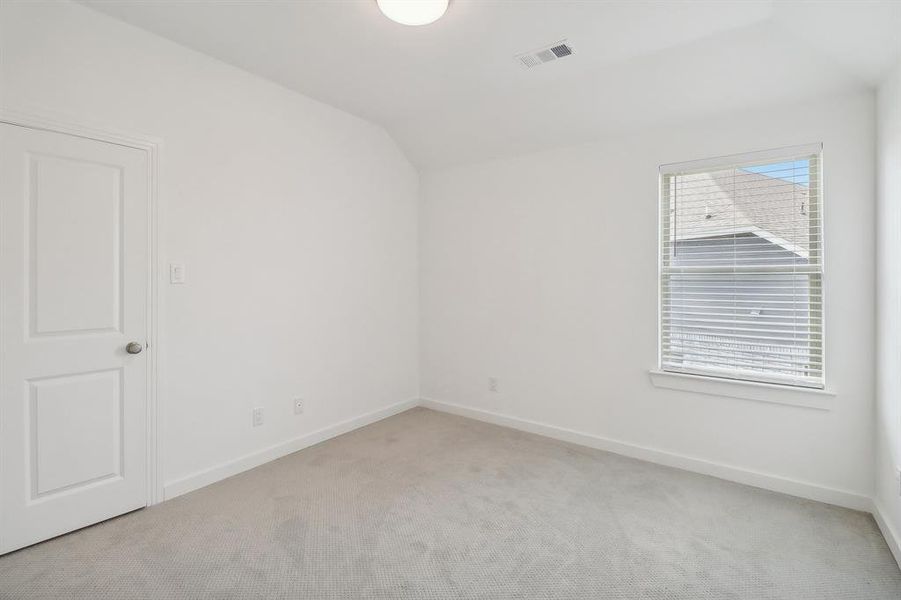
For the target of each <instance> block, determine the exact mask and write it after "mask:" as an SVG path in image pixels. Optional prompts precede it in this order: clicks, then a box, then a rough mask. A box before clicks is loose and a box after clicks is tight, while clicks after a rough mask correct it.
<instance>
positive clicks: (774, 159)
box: [660, 144, 824, 388]
mask: <svg viewBox="0 0 901 600" xmlns="http://www.w3.org/2000/svg"><path fill="white" fill-rule="evenodd" d="M820 154H821V146H820V145H819V144H817V145H814V146H805V147H795V148H788V149H782V150H774V151H766V152H757V153H753V154H747V155H742V156H730V157H726V158H723V159H715V160H709V161H694V162H691V163H680V164H675V165H664V166H663V167H661V169H660V203H661V213H660V235H661V238H660V250H661V252H660V368H661V370H664V371H673V372H679V373H689V374H695V375H707V376H713V377H725V378H731V379H741V380H747V381H757V382H767V383H780V384H787V385H794V386H804V387H815V388H822V387H823V382H824V379H823V218H822V217H823V209H822V191H821V189H822V188H821V181H822V177H821V171H820V165H821V161H820Z"/></svg>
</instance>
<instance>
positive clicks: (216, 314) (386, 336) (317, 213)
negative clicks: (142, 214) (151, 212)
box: [0, 2, 418, 482]
mask: <svg viewBox="0 0 901 600" xmlns="http://www.w3.org/2000/svg"><path fill="white" fill-rule="evenodd" d="M0 20H2V30H0V37H2V42H0V44H2V45H0V56H2V66H0V68H2V70H0V90H2V96H0V101H2V106H3V107H4V108H6V109H11V110H19V111H28V112H38V111H39V112H41V113H44V114H52V115H66V116H67V118H68V119H69V120H72V121H74V122H76V123H80V124H86V125H93V126H97V127H100V128H104V129H113V130H122V131H127V132H138V133H142V134H145V135H149V136H154V137H158V138H161V139H162V140H163V144H164V147H163V152H162V154H161V177H160V180H159V184H160V194H159V197H160V202H161V211H162V214H163V221H162V224H161V225H162V227H161V231H162V242H161V251H162V254H163V260H164V261H166V262H168V261H169V260H179V261H184V262H185V263H186V265H187V275H188V283H187V285H184V286H169V285H164V286H163V287H162V304H163V311H164V314H163V316H162V323H161V329H162V335H163V342H164V343H163V347H162V350H163V351H164V354H163V363H162V365H161V370H162V375H163V382H162V388H161V399H162V400H163V405H162V407H161V410H162V420H161V431H162V444H163V448H164V457H163V458H164V461H163V479H164V481H166V482H173V481H176V480H179V479H181V478H183V477H186V476H189V475H191V474H193V473H196V472H198V471H203V470H205V469H208V468H210V467H213V466H215V465H218V464H220V463H226V462H229V461H232V460H234V459H236V458H238V457H242V456H244V455H247V454H249V453H253V452H256V451H259V450H261V449H264V448H267V447H269V446H272V445H275V444H279V443H281V442H284V441H286V440H290V439H292V438H295V437H297V436H300V435H302V434H305V433H308V432H312V431H315V430H318V429H320V428H323V427H326V426H330V425H333V424H335V423H338V422H341V421H344V420H347V419H350V418H353V417H357V416H360V415H362V414H365V413H368V412H371V411H376V410H378V409H382V408H385V407H387V406H389V405H391V404H394V403H397V402H401V401H410V400H414V399H415V398H417V396H418V374H417V369H418V364H417V363H418V349H417V322H416V314H417V310H418V308H417V302H418V292H417V258H416V256H417V246H416V239H417V194H418V174H417V173H416V171H415V170H414V169H413V168H412V167H411V166H410V165H409V163H408V162H407V160H406V159H405V158H404V156H403V155H402V154H401V153H400V152H399V151H398V149H397V147H396V146H395V144H394V143H393V142H392V140H391V139H390V138H389V137H388V136H387V134H386V133H385V132H384V131H383V130H382V129H380V128H378V127H376V126H374V125H371V124H369V123H366V122H364V121H362V120H360V119H357V118H354V117H352V116H349V115H347V114H345V113H342V112H340V111H338V110H336V109H333V108H331V107H328V106H326V105H323V104H321V103H317V102H314V101H312V100H310V99H307V98H305V97H303V96H300V95H298V94H296V93H294V92H290V91H288V90H286V89H284V88H281V87H279V86H277V85H274V84H272V83H268V82H266V81H264V80H262V79H259V78H257V77H254V76H252V75H250V74H248V73H245V72H243V71H240V70H238V69H235V68H233V67H230V66H227V65H225V64H223V63H220V62H217V61H215V60H213V59H210V58H208V57H205V56H203V55H200V54H198V53H195V52H192V51H189V50H187V49H185V48H183V47H180V46H177V45H175V44H173V43H170V42H168V41H165V40H163V39H161V38H158V37H156V36H153V35H151V34H148V33H146V32H143V31H140V30H138V29H135V28H132V27H130V26H127V25H125V24H122V23H120V22H118V21H115V20H112V19H110V18H108V17H105V16H102V15H100V14H99V13H96V12H94V11H92V10H90V9H88V8H85V7H82V6H80V5H75V4H70V3H67V2H45V3H39V2H31V3H10V2H4V3H3V8H2V15H0ZM294 396H302V397H304V398H306V399H307V406H306V412H305V414H304V415H303V416H302V417H295V416H294V415H293V413H292V398H293V397H294ZM255 406H262V407H265V410H266V424H265V425H264V426H262V427H259V428H252V427H251V422H252V421H251V411H252V408H253V407H255Z"/></svg>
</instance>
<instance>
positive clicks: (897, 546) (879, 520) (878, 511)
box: [870, 500, 901, 567]
mask: <svg viewBox="0 0 901 600" xmlns="http://www.w3.org/2000/svg"><path fill="white" fill-rule="evenodd" d="M870 512H872V513H873V518H874V519H875V520H876V524H877V525H878V526H879V531H881V532H882V537H884V538H885V543H886V544H888V547H889V550H891V551H892V556H894V557H895V562H897V563H898V567H901V535H899V532H897V531H895V530H894V529H893V528H892V526H891V524H890V523H889V521H888V519H886V518H885V513H884V512H883V510H882V508H881V507H880V506H879V503H878V502H877V501H876V500H873V502H872V505H871V506H870Z"/></svg>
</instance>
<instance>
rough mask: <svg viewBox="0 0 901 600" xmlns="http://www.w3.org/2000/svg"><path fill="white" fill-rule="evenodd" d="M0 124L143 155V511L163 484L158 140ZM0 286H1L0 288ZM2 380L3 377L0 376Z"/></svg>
mask: <svg viewBox="0 0 901 600" xmlns="http://www.w3.org/2000/svg"><path fill="white" fill-rule="evenodd" d="M0 123H6V124H8V125H15V126H18V127H26V128H29V129H36V130H40V131H49V132H53V133H61V134H65V135H71V136H76V137H81V138H86V139H91V140H96V141H99V142H106V143H109V144H117V145H119V146H127V147H129V148H135V149H137V150H142V151H144V152H146V153H147V157H148V159H149V160H148V161H147V169H148V173H147V177H148V182H149V189H148V195H149V200H150V201H149V203H148V206H147V211H148V227H149V231H148V234H149V235H148V242H147V243H148V245H149V248H148V250H149V252H148V256H149V259H148V260H149V261H150V264H149V265H148V267H149V269H148V273H147V277H148V281H147V308H148V311H147V331H146V332H145V336H146V343H147V351H148V352H147V360H148V363H147V415H146V420H147V438H146V439H147V448H146V453H147V456H146V460H147V482H146V500H145V502H146V506H152V505H154V504H158V503H160V502H162V501H163V500H164V499H165V498H164V495H163V480H162V476H161V473H160V466H161V464H160V463H161V461H160V457H161V456H162V448H161V445H160V425H159V422H160V418H159V415H160V410H159V408H160V402H159V391H160V385H159V383H160V362H161V361H160V351H161V346H162V344H161V343H160V341H161V340H160V337H161V336H160V331H159V322H160V308H161V307H160V287H161V281H160V274H161V273H163V272H164V270H163V269H162V267H161V265H160V260H161V253H160V251H159V240H160V239H161V238H160V203H159V155H160V150H161V148H162V145H163V143H162V140H160V139H158V138H154V137H150V136H146V135H142V134H133V133H124V132H121V131H111V130H109V129H106V128H98V127H93V126H89V125H85V124H81V123H78V122H77V121H75V120H73V119H71V118H69V117H65V116H64V117H58V116H51V115H47V114H39V113H26V112H22V111H16V110H8V109H3V108H0ZM0 285H2V282H0ZM0 377H2V373H0Z"/></svg>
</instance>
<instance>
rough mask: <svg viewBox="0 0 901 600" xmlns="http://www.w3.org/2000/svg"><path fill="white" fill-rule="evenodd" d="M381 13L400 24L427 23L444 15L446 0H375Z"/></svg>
mask: <svg viewBox="0 0 901 600" xmlns="http://www.w3.org/2000/svg"><path fill="white" fill-rule="evenodd" d="M376 2H378V5H379V9H381V11H382V13H384V15H385V16H386V17H388V18H389V19H391V20H392V21H395V22H397V23H400V24H401V25H428V24H429V23H434V22H435V21H437V20H438V19H440V18H441V17H442V15H444V12H445V11H446V10H447V3H448V0H376Z"/></svg>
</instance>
